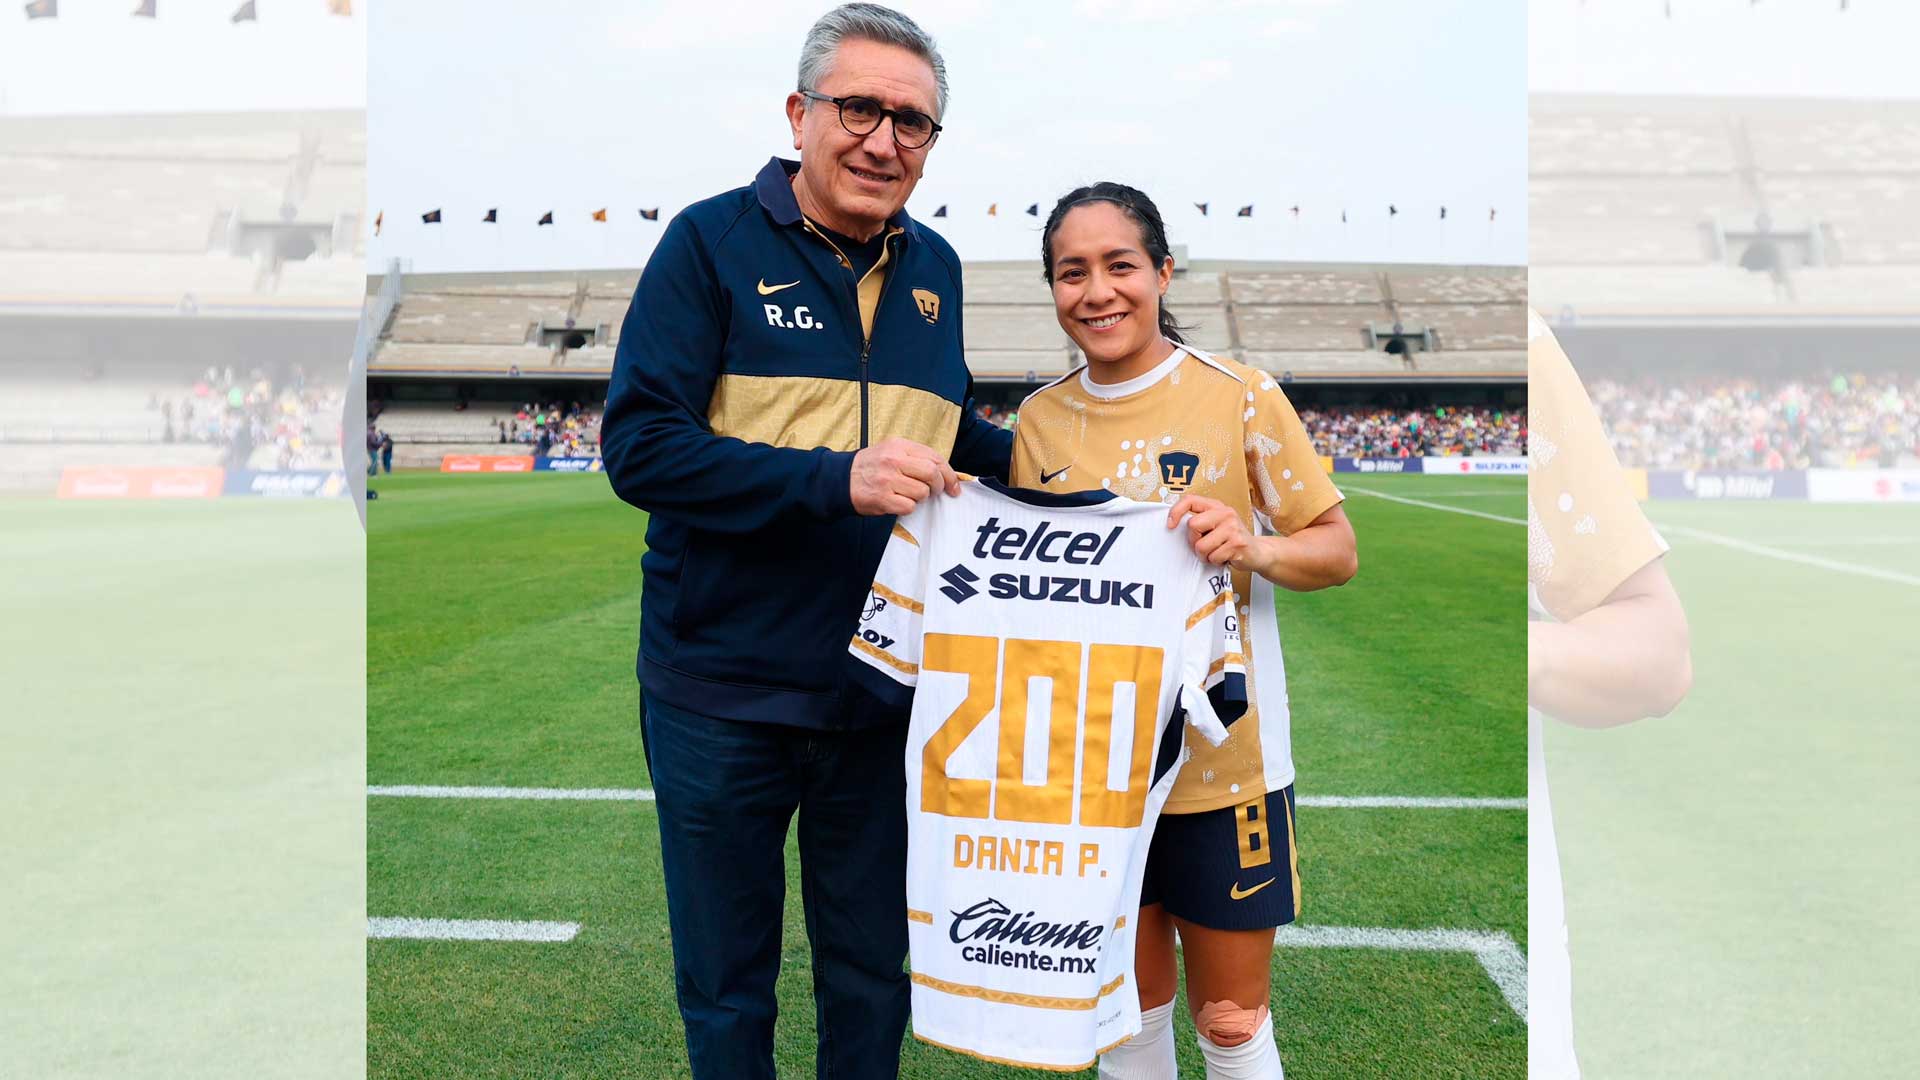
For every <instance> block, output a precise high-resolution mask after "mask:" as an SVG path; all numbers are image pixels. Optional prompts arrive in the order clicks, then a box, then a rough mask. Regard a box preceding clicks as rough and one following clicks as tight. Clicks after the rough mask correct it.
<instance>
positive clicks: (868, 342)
mask: <svg viewBox="0 0 1920 1080" xmlns="http://www.w3.org/2000/svg"><path fill="white" fill-rule="evenodd" d="M801 220H802V221H803V222H805V224H806V229H807V231H808V232H810V233H813V235H815V236H818V237H819V238H820V239H821V240H822V241H823V242H824V243H825V244H826V245H827V247H828V248H830V249H832V251H833V256H834V259H835V260H836V261H838V262H841V263H847V257H846V255H845V254H843V253H842V252H841V251H840V248H839V245H837V244H835V243H834V242H833V241H832V240H828V239H827V238H826V237H825V236H822V235H821V234H820V232H819V231H818V230H816V229H815V228H814V227H813V222H811V221H807V219H805V218H804V217H803V218H801ZM882 228H885V226H882ZM895 235H898V234H895V233H888V235H887V238H886V239H885V240H884V241H883V243H884V244H885V245H886V260H887V262H888V263H889V264H891V263H892V262H893V258H894V253H893V238H894V236H895ZM847 265H849V266H851V265H852V264H851V263H847ZM867 272H868V273H872V272H873V270H872V268H868V270H867ZM893 277H894V275H893V274H892V273H891V272H889V273H888V274H887V276H886V277H883V278H881V279H880V297H879V299H878V300H876V301H874V305H873V321H874V323H875V324H876V325H877V324H878V323H879V321H880V308H881V305H883V304H885V303H886V301H887V290H888V289H889V288H891V287H892V286H893ZM852 295H853V318H854V321H855V322H858V321H859V319H860V283H859V282H858V281H855V282H854V283H853V290H852ZM872 353H873V335H872V334H869V333H868V332H867V328H866V327H865V326H862V327H861V328H860V449H862V450H865V449H866V448H867V440H868V422H867V409H868V392H867V386H868V379H867V371H868V357H869V356H871V355H872Z"/></svg>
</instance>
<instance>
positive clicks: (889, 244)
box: [853, 234, 899, 450]
mask: <svg viewBox="0 0 1920 1080" xmlns="http://www.w3.org/2000/svg"><path fill="white" fill-rule="evenodd" d="M893 236H894V234H889V235H888V236H887V238H886V239H885V240H884V241H882V243H883V244H885V245H886V246H885V250H884V254H885V255H886V260H887V263H888V264H889V265H888V267H887V276H885V277H883V278H881V279H880V297H879V299H877V300H875V301H874V302H873V325H875V326H879V325H880V310H881V309H882V308H884V307H886V305H887V290H888V289H890V288H892V287H893V279H894V278H896V277H898V276H899V275H898V274H897V273H895V272H894V271H895V270H897V269H898V267H895V266H893V265H892V263H893V262H894V251H893ZM867 272H868V273H872V272H873V271H872V270H868V271H867ZM853 310H854V315H855V317H856V318H857V317H858V316H859V313H860V283H859V282H857V281H856V282H854V285H853ZM860 331H861V338H860V448H861V449H862V450H864V449H866V448H867V356H868V354H870V353H872V352H873V335H871V334H868V333H867V332H866V327H864V326H863V327H861V328H860Z"/></svg>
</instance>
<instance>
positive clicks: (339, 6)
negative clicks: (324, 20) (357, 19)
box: [327, 0, 353, 15]
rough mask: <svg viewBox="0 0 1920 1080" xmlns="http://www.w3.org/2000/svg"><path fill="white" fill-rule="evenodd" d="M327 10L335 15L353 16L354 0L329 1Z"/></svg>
mask: <svg viewBox="0 0 1920 1080" xmlns="http://www.w3.org/2000/svg"><path fill="white" fill-rule="evenodd" d="M327 10H328V11H329V12H331V13H332V14H335V15H351V14H353V0H327Z"/></svg>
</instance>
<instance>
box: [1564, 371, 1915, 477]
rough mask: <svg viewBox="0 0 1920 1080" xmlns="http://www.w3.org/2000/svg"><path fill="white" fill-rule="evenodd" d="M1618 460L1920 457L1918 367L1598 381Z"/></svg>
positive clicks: (1778, 461) (1727, 464) (1660, 463)
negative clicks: (1910, 369) (1791, 375)
mask: <svg viewBox="0 0 1920 1080" xmlns="http://www.w3.org/2000/svg"><path fill="white" fill-rule="evenodd" d="M1587 392H1588V394H1589V396H1591V397H1592V398H1593V404H1594V407H1595V409H1596V410H1598V411H1599V413H1600V419H1601V421H1602V423H1604V424H1605V425H1606V428H1607V430H1608V432H1609V433H1610V434H1611V435H1612V438H1613V445H1614V451H1615V452H1616V453H1617V454H1618V455H1619V457H1620V463H1621V464H1622V465H1626V466H1630V467H1632V466H1638V467H1643V468H1655V469H1807V468H1816V467H1818V468H1874V467H1891V466H1895V465H1901V464H1912V463H1913V461H1914V459H1916V458H1920V373H1915V372H1875V373H1861V372H1832V371H1829V372H1824V373H1821V374H1817V375H1810V376H1805V377H1796V378H1788V377H1783V376H1773V377H1761V378H1750V377H1745V376H1736V375H1727V374H1718V375H1701V376H1694V377H1691V378H1676V377H1674V376H1671V375H1669V376H1663V377H1652V376H1649V377H1643V378H1639V379H1631V380H1616V379H1607V378H1594V379H1592V380H1590V381H1589V382H1588V383H1587Z"/></svg>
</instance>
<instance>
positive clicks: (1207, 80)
mask: <svg viewBox="0 0 1920 1080" xmlns="http://www.w3.org/2000/svg"><path fill="white" fill-rule="evenodd" d="M1671 2H1672V6H1673V17H1672V18H1670V19H1669V18H1667V17H1666V16H1665V14H1664V12H1663V7H1664V5H1665V3H1666V0H1587V2H1584V3H1583V2H1582V0H1531V3H1527V4H1524V5H1523V4H1522V2H1521V0H1266V2H1254V0H1067V2H1058V3H1047V4H1040V5H1030V6H1028V7H1026V8H1022V7H1020V6H1017V5H1015V4H1012V3H996V2H989V0H944V2H934V3H920V2H911V0H902V3H901V6H902V8H903V9H904V10H907V11H908V12H909V13H910V14H913V15H914V16H915V18H917V19H919V20H920V21H921V22H922V24H923V25H924V26H925V27H926V28H927V29H928V30H929V31H931V32H932V33H933V34H934V35H936V36H937V37H938V38H939V39H940V42H941V45H942V47H943V49H944V51H945V53H946V57H947V62H948V67H949V72H950V76H951V81H952V85H953V101H952V106H951V109H950V110H949V113H948V115H947V116H946V117H945V118H944V119H945V121H946V123H947V125H948V131H947V132H946V134H944V135H943V136H942V137H941V140H940V142H939V144H938V145H937V146H936V147H935V150H934V152H933V155H932V157H931V158H930V161H929V165H928V172H927V176H926V178H925V179H924V180H923V181H922V182H921V184H920V188H919V190H918V191H917V192H916V193H915V195H914V198H913V201H912V202H911V204H910V209H911V210H912V211H913V212H914V213H915V214H916V215H918V216H920V217H922V218H926V217H928V216H929V215H930V214H931V213H932V211H933V209H934V207H936V206H938V205H940V204H942V203H945V204H948V206H949V214H950V215H951V216H950V217H948V218H947V219H945V220H943V221H942V222H940V223H939V227H940V228H941V230H942V232H944V233H945V234H946V235H947V237H948V238H949V239H950V240H952V241H953V242H954V244H955V246H956V247H957V248H959V249H960V251H961V253H962V255H963V256H965V257H967V258H971V259H1029V258H1035V259H1037V254H1036V253H1037V249H1038V237H1037V226H1038V222H1037V221H1036V220H1035V219H1033V218H1029V217H1027V216H1025V215H1024V214H1022V213H1021V212H1020V211H1021V210H1023V209H1024V208H1025V207H1026V205H1027V204H1029V203H1034V202H1038V203H1040V204H1041V205H1042V208H1043V209H1044V208H1045V207H1046V206H1047V205H1048V204H1049V203H1050V202H1051V200H1052V199H1053V198H1055V197H1057V196H1058V195H1059V194H1060V193H1061V192H1063V191H1065V190H1066V189H1068V188H1069V187H1072V186H1073V185H1075V184H1078V183H1082V182H1086V181H1089V180H1093V179H1120V180H1125V181H1128V182H1131V183H1133V184H1135V185H1136V186H1139V187H1141V188H1144V189H1145V190H1146V191H1147V192H1148V193H1149V194H1151V195H1153V196H1154V197H1155V199H1156V200H1158V201H1159V203H1160V204H1161V206H1162V208H1163V210H1164V211H1165V212H1166V216H1167V221H1168V227H1169V230H1170V232H1171V234H1172V238H1173V240H1174V242H1175V243H1186V244H1187V245H1189V247H1190V249H1191V251H1192V254H1193V255H1194V256H1195V257H1198V258H1261V259H1298V260H1307V259H1313V260H1357V261H1436V262H1457V263H1476V262H1477V263H1488V262H1491V263H1508V264H1512V263H1518V262H1521V261H1523V259H1524V257H1525V250H1526V245H1525V224H1526V219H1525V209H1526V208H1525V198H1524V194H1525V161H1526V159H1525V141H1524V140H1525V112H1524V108H1525V101H1524V94H1523V87H1524V86H1526V85H1527V80H1528V79H1529V77H1530V79H1531V84H1532V86H1533V87H1534V88H1535V89H1544V90H1555V91H1590V92H1620V93H1707V94H1779V95H1796V94H1818V95H1825V96H1849V97H1903V98H1912V97H1920V66H1917V65H1915V64H1914V63H1913V62H1912V58H1911V50H1912V43H1913V42H1914V41H1916V40H1920V3H1914V2H1913V0H1850V5H1849V6H1850V9H1851V10H1849V11H1847V12H1846V13H1844V14H1843V13H1841V12H1840V11H1839V10H1838V8H1839V2H1838V0H1761V2H1760V3H1758V4H1754V3H1751V2H1750V0H1671ZM133 6H134V5H133V0H126V2H125V3H120V4H109V3H107V2H106V0H94V2H80V0H70V2H69V3H67V4H65V5H63V10H62V12H61V15H60V17H59V18H58V19H48V20H37V21H28V20H27V19H26V18H25V16H24V15H23V14H22V12H21V10H20V7H21V5H20V4H19V3H16V2H13V0H8V2H7V6H6V7H5V8H0V112H6V113H12V114H16V115H30V114H50V113H51V114H58V113H76V112H147V111H152V112H189V111H217V112H224V111H235V110H243V109H296V108H350V107H361V106H368V105H369V104H370V106H371V107H370V110H369V156H370V159H371V164H370V176H369V198H368V207H367V210H368V217H369V219H371V217H372V215H373V214H374V213H375V212H379V211H384V212H385V214H386V227H385V228H384V229H383V231H382V235H381V236H380V237H379V238H377V239H371V238H370V243H369V259H368V263H369V266H370V267H371V268H373V269H379V268H382V267H383V266H384V265H385V260H386V259H387V258H389V257H406V258H410V259H411V260H412V263H413V268H414V269H415V270H436V269H447V270H452V269H460V270H505V269H540V268H555V269H567V268H577V267H591V266H636V265H639V264H640V263H642V262H643V261H644V260H645V257H646V254H647V252H648V251H649V250H650V249H651V245H652V243H653V239H654V238H655V237H656V236H657V235H658V231H659V229H660V228H661V227H662V225H664V222H662V224H661V225H651V224H647V223H644V222H642V221H641V220H640V218H639V215H638V213H637V212H636V211H637V209H638V208H639V207H642V206H649V207H651V206H659V207H661V208H662V210H663V214H662V216H663V217H666V216H670V215H671V214H672V213H673V212H674V211H675V210H677V209H678V208H680V207H681V206H684V205H685V204H686V203H688V202H690V201H693V200H696V199H700V198H704V197H706V196H708V195H711V194H714V193H716V192H718V191H721V190H724V189H726V188H729V187H733V186H736V185H738V184H741V183H744V182H745V181H746V180H747V179H749V178H750V177H751V176H752V174H753V172H754V171H755V170H756V169H757V168H758V167H759V165H760V164H761V163H763V162H764V161H765V160H766V158H767V157H768V156H769V155H771V154H775V153H788V154H791V152H792V151H791V149H790V143H789V140H788V133H787V129H786V123H785V119H784V117H783V115H782V113H781V101H782V99H783V98H784V96H785V94H786V92H787V91H788V90H789V89H790V88H791V86H792V82H793V70H794V66H795V61H796V57H797V52H798V48H799V42H800V40H801V37H802V35H803V34H804V32H805V30H806V27H807V25H808V24H809V23H810V22H811V21H812V19H813V18H814V17H815V16H817V14H818V13H819V11H820V10H824V8H825V5H824V4H823V5H821V6H820V7H819V8H818V9H815V8H813V7H806V6H796V5H793V4H771V3H765V2H754V0H698V2H694V3H687V2H684V0H680V2H674V3H642V2H635V0H564V2H555V3H551V4H540V5H532V4H523V5H500V6H493V5H474V4H470V3H465V2H455V0H386V2H380V0H359V2H356V3H355V4H354V9H355V14H354V16H352V17H351V18H340V17H336V16H331V15H329V14H327V12H326V5H325V3H324V2H323V0H259V7H260V20H259V21H258V22H255V23H250V24H244V25H239V26H235V25H232V24H230V23H229V22H228V16H229V15H231V13H232V9H233V8H235V7H237V6H238V0H235V2H234V3H232V4H228V3H226V2H225V0H219V2H216V3H212V4H208V3H191V4H190V3H188V2H186V0H160V5H159V7H160V17H159V18H157V19H137V18H132V17H129V15H128V14H127V11H129V10H131V8H132V7H133ZM1035 9H1037V10H1035ZM1529 61H1530V62H1531V71H1529V70H1528V62H1529ZM1202 200H1205V201H1209V202H1211V203H1212V216H1209V217H1204V218H1203V217H1201V216H1200V214H1199V212H1198V211H1197V210H1195V209H1194V208H1193V206H1192V205H1191V204H1192V203H1194V202H1197V201H1202ZM994 202H997V203H999V204H1000V211H1001V213H1000V216H999V217H996V218H988V217H987V216H986V214H985V210H986V207H987V205H988V204H989V203H994ZM1244 203H1253V204H1254V205H1255V213H1254V216H1253V217H1252V218H1251V219H1238V218H1234V217H1233V216H1231V215H1232V211H1233V209H1234V208H1235V207H1237V206H1239V205H1241V204H1244ZM1296 203H1297V204H1299V205H1300V207H1301V214H1300V217H1299V219H1298V220H1295V219H1294V218H1293V217H1292V216H1291V215H1289V214H1288V213H1287V210H1286V208H1287V207H1289V206H1291V205H1293V204H1296ZM1388 203H1395V204H1397V205H1398V206H1399V207H1400V209H1401V211H1402V214H1401V215H1400V216H1399V217H1398V218H1396V219H1394V220H1393V223H1392V227H1391V229H1389V227H1388V219H1387V214H1386V207H1387V204H1388ZM1443 204H1444V205H1446V206H1448V207H1449V210H1450V215H1449V220H1448V221H1447V222H1446V224H1445V225H1444V226H1442V225H1441V223H1440V222H1439V221H1438V220H1437V219H1438V208H1439V207H1440V206H1441V205H1443ZM494 206H497V207H499V208H500V216H501V219H502V220H501V224H500V225H499V226H498V227H497V228H489V227H487V226H483V225H481V224H480V223H479V220H478V219H479V217H480V216H481V214H482V213H483V212H484V211H485V210H486V209H487V208H488V207H494ZM602 206H605V207H607V208H608V211H609V217H610V220H609V222H608V223H607V224H606V225H599V224H596V223H594V222H592V221H590V220H589V218H588V214H589V213H590V212H591V211H592V210H595V209H598V208H599V207H602ZM434 207H439V208H441V209H442V210H443V211H444V214H445V218H446V221H445V224H443V225H441V226H440V227H438V228H437V229H436V228H430V227H427V226H423V225H422V224H421V223H420V220H419V217H418V214H419V213H420V212H422V211H424V210H427V209H431V208H434ZM1493 207H1497V208H1498V209H1499V219H1498V220H1497V221H1496V222H1493V223H1491V224H1489V222H1488V221H1487V211H1488V209H1489V208H1493ZM1342 208H1344V209H1346V210H1347V212H1348V215H1349V224H1348V225H1347V226H1345V227H1344V228H1343V227H1342V226H1341V225H1340V222H1339V214H1340V210H1341V209H1342ZM549 209H551V210H553V211H555V213H556V216H557V218H558V220H559V221H560V223H561V224H560V225H559V226H557V227H553V228H545V229H542V228H538V227H536V226H534V225H533V221H534V220H535V219H536V218H537V217H538V215H539V214H540V213H542V212H544V211H546V210H549Z"/></svg>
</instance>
